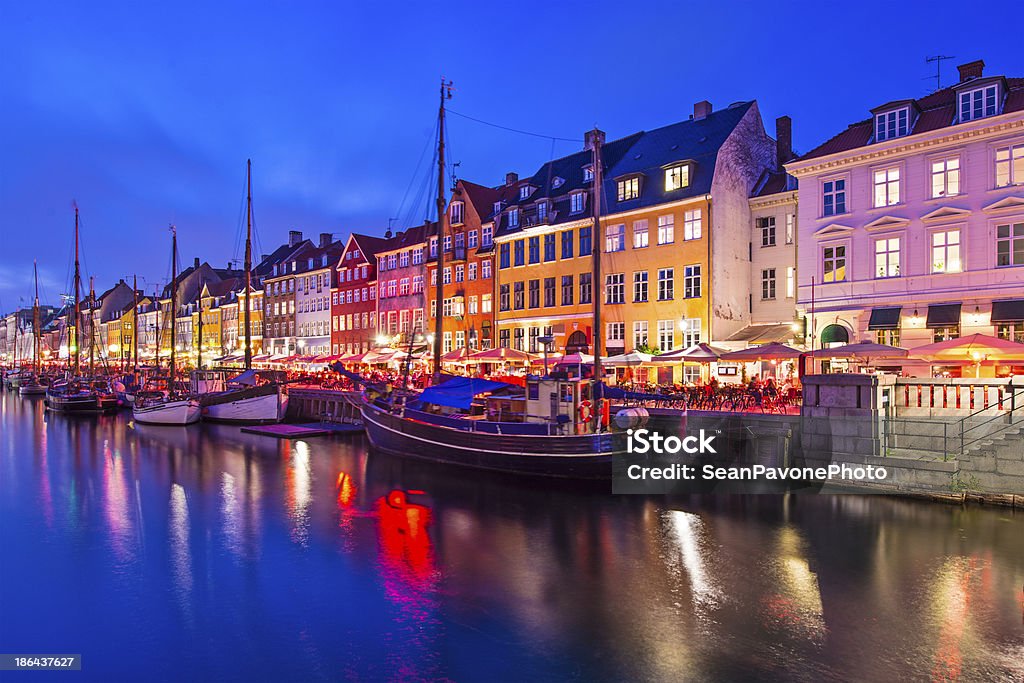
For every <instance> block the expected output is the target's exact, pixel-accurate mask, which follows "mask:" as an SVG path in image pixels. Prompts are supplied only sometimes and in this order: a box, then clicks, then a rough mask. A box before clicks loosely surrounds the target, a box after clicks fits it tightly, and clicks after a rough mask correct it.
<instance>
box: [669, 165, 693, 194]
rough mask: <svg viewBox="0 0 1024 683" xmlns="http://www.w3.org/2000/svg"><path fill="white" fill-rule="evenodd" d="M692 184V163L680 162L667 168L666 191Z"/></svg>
mask: <svg viewBox="0 0 1024 683" xmlns="http://www.w3.org/2000/svg"><path fill="white" fill-rule="evenodd" d="M689 185H690V165H689V164H679V165H678V166H672V167H670V168H666V169H665V192H673V191H675V190H681V189H683V188H684V187H689Z"/></svg>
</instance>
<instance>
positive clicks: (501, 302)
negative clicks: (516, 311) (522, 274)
mask: <svg viewBox="0 0 1024 683" xmlns="http://www.w3.org/2000/svg"><path fill="white" fill-rule="evenodd" d="M510 308H511V306H510V305H509V286H508V285H501V286H500V287H499V288H498V310H499V311H507V310H509V309H510Z"/></svg>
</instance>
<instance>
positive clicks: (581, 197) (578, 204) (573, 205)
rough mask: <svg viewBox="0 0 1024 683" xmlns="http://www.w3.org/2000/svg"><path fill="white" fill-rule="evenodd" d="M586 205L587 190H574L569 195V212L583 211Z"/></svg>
mask: <svg viewBox="0 0 1024 683" xmlns="http://www.w3.org/2000/svg"><path fill="white" fill-rule="evenodd" d="M586 206H587V193H586V192H573V193H572V194H571V195H569V213H581V212H582V211H583V209H584V208H586Z"/></svg>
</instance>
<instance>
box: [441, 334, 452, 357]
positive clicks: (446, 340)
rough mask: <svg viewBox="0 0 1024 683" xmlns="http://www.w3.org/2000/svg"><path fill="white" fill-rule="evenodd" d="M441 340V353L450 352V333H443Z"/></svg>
mask: <svg viewBox="0 0 1024 683" xmlns="http://www.w3.org/2000/svg"><path fill="white" fill-rule="evenodd" d="M441 339H442V340H443V341H442V344H441V351H442V352H443V353H448V352H450V351H451V350H452V333H451V332H445V333H444V334H443V335H442V337H441Z"/></svg>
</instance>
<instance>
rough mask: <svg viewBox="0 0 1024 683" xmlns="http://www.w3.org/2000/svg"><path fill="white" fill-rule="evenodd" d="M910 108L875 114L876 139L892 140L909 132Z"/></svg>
mask: <svg viewBox="0 0 1024 683" xmlns="http://www.w3.org/2000/svg"><path fill="white" fill-rule="evenodd" d="M909 120H910V110H909V109H908V108H907V107H904V108H902V109H897V110H896V111H887V112H885V113H884V114H878V115H877V116H875V141H876V142H881V141H882V140H891V139H892V138H900V137H903V136H904V135H906V134H907V132H908V127H909Z"/></svg>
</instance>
